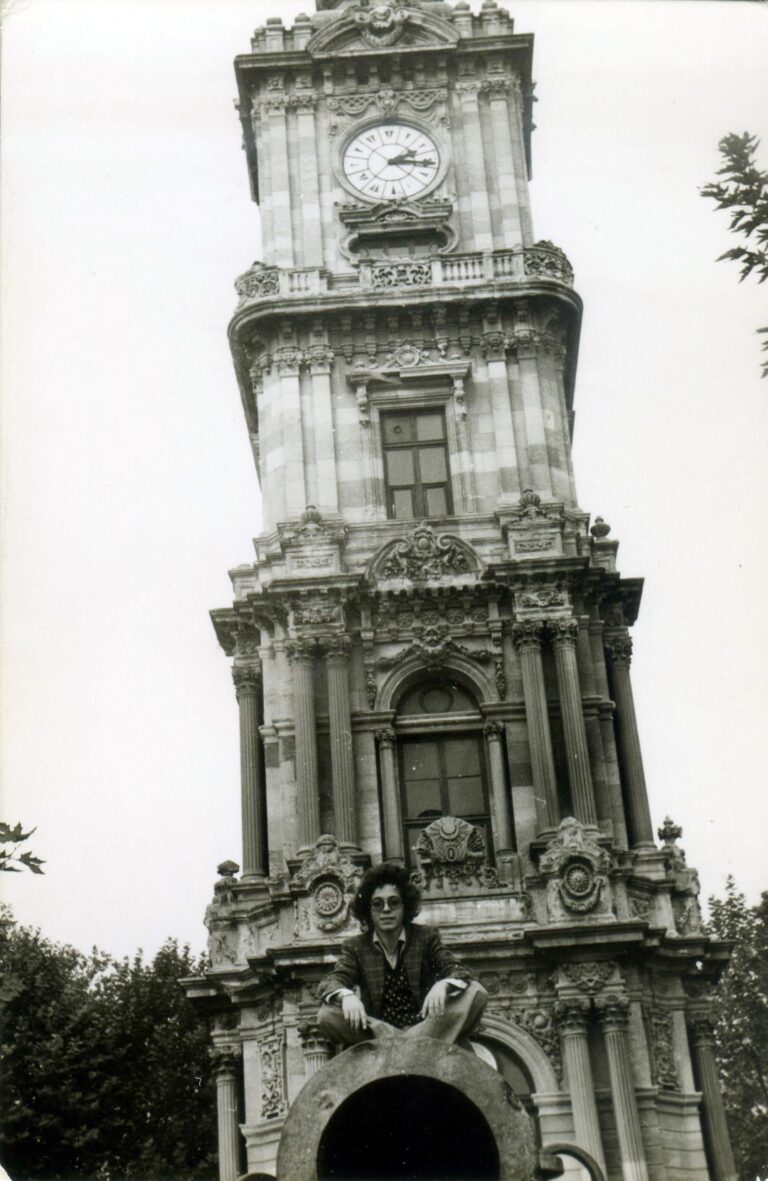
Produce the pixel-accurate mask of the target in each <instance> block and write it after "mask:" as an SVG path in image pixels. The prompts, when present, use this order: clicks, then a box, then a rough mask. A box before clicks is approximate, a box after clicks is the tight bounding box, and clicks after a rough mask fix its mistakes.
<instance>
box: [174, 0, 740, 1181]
mask: <svg viewBox="0 0 768 1181" xmlns="http://www.w3.org/2000/svg"><path fill="white" fill-rule="evenodd" d="M317 7H318V11H317V12H315V13H314V14H313V15H311V16H303V15H302V16H299V17H297V18H296V20H295V21H294V23H293V26H292V27H291V28H287V27H285V26H284V25H283V22H282V20H281V19H280V17H274V18H271V19H268V20H267V22H266V24H265V26H264V27H263V28H260V29H258V30H257V31H256V32H255V34H254V37H253V39H252V42H251V51H250V53H247V54H244V55H243V56H241V57H238V58H237V60H236V62H235V70H236V75H237V82H238V90H239V99H238V111H239V115H240V120H241V124H242V129H243V136H244V145H245V153H246V159H247V165H248V173H249V177H250V184H251V191H252V195H253V198H254V200H255V201H257V202H258V204H259V209H260V213H261V226H262V250H261V258H260V260H259V261H258V262H256V263H254V264H253V265H252V266H251V267H250V269H249V270H248V271H246V272H245V274H243V275H242V276H241V277H240V278H239V279H238V280H237V282H236V289H237V294H238V297H239V303H238V307H237V310H236V312H235V315H234V317H233V319H232V322H231V324H230V329H229V336H230V342H231V348H232V354H233V358H234V364H235V370H236V373H237V379H238V382H239V386H240V391H241V396H242V402H243V408H244V413H245V420H246V424H247V428H248V432H249V435H250V441H251V445H252V448H253V453H254V457H255V462H256V467H257V472H258V478H259V483H260V486H261V490H262V495H263V502H264V525H263V532H262V533H261V535H260V536H259V537H257V538H256V540H255V543H254V544H255V556H254V557H253V559H252V560H250V561H248V562H247V563H246V564H244V565H241V566H238V567H236V568H235V569H234V570H233V571H231V578H232V583H233V588H234V601H233V603H232V605H231V606H229V607H227V608H224V609H221V610H217V611H214V612H213V622H214V626H215V628H216V633H217V635H218V638H219V641H220V643H221V646H222V647H223V649H224V651H225V652H226V654H227V655H228V656H229V657H230V658H231V659H232V665H233V677H234V684H235V692H236V697H237V702H238V708H239V715H240V742H241V771H242V775H241V786H240V790H241V799H242V856H241V864H239V865H238V864H236V863H235V862H231V861H228V862H224V863H222V865H221V866H220V867H219V879H218V881H217V882H216V886H215V890H214V899H213V902H212V904H211V906H210V907H209V908H208V912H207V914H206V923H207V926H208V929H209V933H210V955H211V968H210V970H209V971H208V972H207V974H206V975H205V977H202V978H200V979H198V980H194V981H188V982H187V988H188V992H189V994H190V995H191V996H192V997H194V998H196V999H197V1000H198V1001H199V1002H200V1003H201V1005H204V1006H206V1007H207V1009H208V1011H209V1012H210V1013H211V1015H212V1018H213V1027H214V1032H213V1042H214V1054H215V1056H216V1059H217V1063H218V1083H217V1085H218V1095H219V1143H220V1167H221V1181H235V1178H237V1177H238V1176H240V1175H242V1174H248V1173H250V1174H256V1173H259V1172H262V1173H263V1172H265V1171H266V1172H267V1173H270V1174H274V1172H275V1167H276V1165H275V1162H276V1156H277V1150H278V1145H279V1142H280V1137H281V1132H282V1128H283V1125H284V1123H285V1120H286V1116H287V1113H288V1111H289V1109H290V1107H291V1105H292V1103H293V1101H294V1099H295V1098H296V1097H297V1095H298V1093H299V1091H300V1090H301V1088H302V1086H303V1085H304V1084H305V1083H306V1082H307V1080H308V1079H309V1078H310V1077H311V1076H312V1075H314V1074H315V1073H316V1072H317V1071H319V1070H322V1069H323V1068H324V1066H325V1063H326V1062H327V1060H328V1058H329V1055H330V1053H331V1047H329V1046H328V1045H327V1044H326V1043H325V1042H324V1041H323V1040H322V1038H321V1037H320V1035H319V1033H318V1030H317V1028H316V1026H315V1024H314V1020H315V1014H316V1008H317V999H316V997H315V995H314V991H313V990H314V986H315V984H316V982H317V981H318V980H319V979H320V977H321V976H322V975H323V974H324V973H325V971H326V970H327V967H328V964H329V963H330V962H332V960H333V959H334V957H335V956H336V954H337V952H338V949H339V946H340V943H341V941H342V940H343V939H344V938H346V937H348V936H349V935H350V934H353V933H355V932H356V930H357V927H356V924H355V923H354V921H353V919H352V917H351V915H350V911H349V905H350V900H351V897H352V895H353V894H354V891H355V888H356V884H357V882H358V881H359V878H360V875H361V873H362V872H363V870H364V868H365V867H366V865H368V864H371V863H375V862H377V861H379V860H382V859H387V860H394V861H398V862H400V863H403V864H406V865H407V866H408V867H409V868H410V869H411V871H412V873H413V874H414V875H415V877H416V879H417V881H418V883H419V885H420V888H421V891H422V895H423V910H422V915H423V918H424V919H425V921H427V922H430V923H435V924H436V925H438V926H439V927H440V929H441V930H442V932H443V934H444V937H445V938H446V940H447V941H448V942H451V943H453V944H455V945H456V946H457V947H458V949H459V950H460V953H461V955H462V958H463V959H465V960H466V961H467V962H468V963H470V964H471V965H472V967H473V968H474V969H475V971H476V972H477V974H478V976H479V978H480V980H481V981H482V982H483V984H484V985H485V987H486V989H487V991H488V992H489V994H490V1002H489V1005H488V1009H487V1011H486V1015H485V1018H484V1023H483V1026H482V1028H481V1031H480V1033H479V1035H478V1041H479V1043H480V1044H481V1046H482V1049H483V1052H484V1053H485V1054H486V1055H487V1058H488V1059H489V1060H492V1061H493V1062H494V1065H495V1066H496V1068H497V1070H498V1071H499V1072H500V1074H501V1075H502V1076H503V1078H504V1079H506V1081H507V1082H508V1083H509V1084H510V1085H511V1087H512V1089H513V1090H514V1091H515V1092H516V1094H517V1095H518V1096H519V1097H520V1099H521V1101H522V1103H523V1105H524V1107H525V1109H526V1111H527V1112H528V1114H529V1116H530V1118H531V1120H532V1121H533V1122H534V1124H535V1127H536V1132H537V1135H538V1137H539V1142H540V1143H541V1144H543V1145H544V1146H547V1145H551V1144H555V1143H562V1142H564V1141H567V1142H570V1143H572V1144H574V1145H577V1146H578V1147H579V1149H580V1150H582V1151H583V1152H586V1153H588V1154H589V1157H591V1159H592V1160H593V1161H595V1162H596V1163H597V1165H598V1166H599V1168H600V1169H601V1170H602V1171H603V1172H604V1174H605V1176H606V1177H607V1178H608V1181H619V1179H622V1181H662V1179H665V1181H666V1179H668V1181H682V1179H683V1178H690V1179H691V1181H693V1179H694V1178H697V1179H698V1178H701V1177H704V1176H707V1177H712V1178H715V1179H716V1181H735V1172H734V1167H733V1161H732V1157H731V1153H730V1148H729V1145H728V1137H727V1131H726V1128H725V1122H724V1116H723V1108H722V1102H721V1098H720V1094H719V1091H718V1086H717V1079H716V1074H715V1072H714V1064H713V1058H712V1048H711V1042H710V1040H709V1037H708V1032H707V1029H708V1027H707V1020H708V1004H709V1001H708V998H709V995H710V993H711V989H712V988H713V986H714V984H715V983H716V980H717V976H718V974H719V972H720V970H721V969H722V966H723V964H724V963H725V961H726V958H727V953H726V949H725V948H723V947H722V946H719V945H717V944H714V943H713V942H712V941H711V940H710V939H709V937H708V936H707V935H706V934H705V932H704V929H703V926H702V922H701V914H700V910H699V904H698V897H697V896H698V891H699V885H698V878H697V875H696V871H695V870H694V869H692V868H690V867H688V866H687V865H686V861H685V855H684V853H683V851H682V850H681V849H680V848H679V847H678V845H677V840H678V838H679V836H680V835H681V830H680V829H679V828H678V827H677V826H676V825H674V824H673V823H672V822H671V821H669V820H666V821H665V822H664V824H663V825H662V827H661V828H660V829H659V830H658V836H659V839H660V840H661V842H662V844H661V847H659V846H658V845H657V843H656V839H655V832H654V826H653V824H652V821H651V812H650V808H649V799H648V792H647V788H646V782H645V776H644V771H643V762H642V756H641V751H640V744H639V738H638V725H637V720H636V716H635V709H634V703H633V698H632V687H631V679H630V661H631V653H632V640H631V638H630V628H631V627H632V625H633V624H634V623H635V620H636V618H637V614H638V610H639V604H640V596H641V590H642V584H641V581H640V580H638V579H625V578H622V577H621V576H620V575H619V573H618V572H617V568H616V553H617V548H618V543H617V542H616V541H614V540H613V539H612V538H611V536H610V529H609V526H608V525H607V524H605V522H604V521H603V520H602V519H601V518H600V517H597V518H596V519H595V520H594V522H591V521H590V517H589V516H588V514H587V513H586V512H585V511H584V510H583V509H582V508H581V507H580V505H579V503H578V499H577V494H576V487H575V483H574V475H573V468H572V462H571V428H572V420H573V411H572V405H573V386H574V378H575V368H576V355H577V349H578V339H579V325H580V316H581V301H580V299H579V296H578V295H577V294H576V292H575V290H574V285H573V271H572V269H571V266H570V264H569V262H568V259H567V257H566V255H565V254H564V253H563V251H562V250H561V249H559V248H558V247H557V246H555V245H553V244H552V243H551V242H548V241H537V240H536V239H535V237H534V233H533V228H532V219H531V211H530V202H529V191H528V178H529V171H530V161H531V129H532V124H531V104H532V89H533V87H532V82H531V59H532V50H533V38H532V36H531V35H530V34H525V33H522V34H521V33H518V32H516V31H515V28H514V26H513V22H512V19H511V18H510V16H509V14H508V13H507V12H506V11H505V10H504V9H502V8H500V7H498V5H497V3H496V0H483V3H482V7H481V8H480V11H479V13H475V12H473V11H472V10H471V9H470V6H469V5H468V4H467V3H466V2H465V0H458V3H456V4H454V5H449V4H446V3H442V2H440V0H408V3H406V4H403V5H400V6H395V5H390V4H381V5H378V6H373V5H370V4H368V3H366V2H365V0H360V2H355V0H352V2H350V3H347V2H345V0H318V5H317ZM564 1159H565V1158H564ZM567 1167H569V1168H570V1169H571V1173H570V1174H569V1175H571V1176H572V1177H574V1178H577V1177H578V1176H579V1175H580V1166H579V1165H578V1164H576V1161H575V1159H571V1160H570V1162H569V1163H568V1166H567ZM281 1181H291V1178H288V1177H285V1178H281Z"/></svg>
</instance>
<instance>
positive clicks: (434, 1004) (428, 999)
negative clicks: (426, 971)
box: [419, 980, 450, 1017]
mask: <svg viewBox="0 0 768 1181" xmlns="http://www.w3.org/2000/svg"><path fill="white" fill-rule="evenodd" d="M449 987H450V986H449V984H448V981H447V980H438V981H437V983H436V984H433V985H432V987H431V988H430V990H429V992H428V993H427V995H426V996H425V998H424V1004H423V1005H422V1006H421V1013H420V1014H419V1015H420V1016H421V1017H442V1015H443V1013H444V1012H445V998H446V997H447V995H448V989H449Z"/></svg>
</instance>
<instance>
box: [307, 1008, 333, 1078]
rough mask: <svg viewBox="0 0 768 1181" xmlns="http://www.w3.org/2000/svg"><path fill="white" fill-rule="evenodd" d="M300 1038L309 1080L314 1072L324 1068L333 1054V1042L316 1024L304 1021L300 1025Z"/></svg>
mask: <svg viewBox="0 0 768 1181" xmlns="http://www.w3.org/2000/svg"><path fill="white" fill-rule="evenodd" d="M299 1039H300V1041H301V1048H302V1050H303V1051H304V1078H305V1080H306V1081H307V1082H308V1081H309V1079H311V1078H312V1075H313V1074H317V1072H318V1070H322V1069H323V1067H324V1066H325V1064H326V1062H327V1061H328V1059H329V1058H330V1056H331V1043H330V1042H329V1041H327V1039H326V1038H324V1037H323V1035H322V1034H321V1033H320V1030H319V1029H318V1028H317V1026H316V1025H313V1024H312V1023H311V1022H309V1021H304V1022H303V1023H302V1024H301V1025H300V1026H299Z"/></svg>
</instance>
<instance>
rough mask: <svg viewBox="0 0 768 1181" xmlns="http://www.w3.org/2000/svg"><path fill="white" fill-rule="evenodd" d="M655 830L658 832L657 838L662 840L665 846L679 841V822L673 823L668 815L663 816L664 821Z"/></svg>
mask: <svg viewBox="0 0 768 1181" xmlns="http://www.w3.org/2000/svg"><path fill="white" fill-rule="evenodd" d="M657 832H658V834H659V840H660V841H663V842H664V844H665V845H667V846H670V845H674V843H675V841H679V840H680V837H681V836H682V835H683V830H682V827H681V826H680V825H679V824H675V823H674V822H673V820H672V819H671V817H669V816H665V817H664V823H663V824H662V826H661V828H659V829H657Z"/></svg>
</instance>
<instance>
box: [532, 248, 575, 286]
mask: <svg viewBox="0 0 768 1181" xmlns="http://www.w3.org/2000/svg"><path fill="white" fill-rule="evenodd" d="M525 273H526V275H537V276H540V277H541V278H545V279H559V280H560V281H561V282H563V283H568V284H571V283H572V282H573V267H572V266H571V264H570V262H569V261H568V259H567V257H566V255H565V253H564V252H563V251H562V250H561V249H560V247H559V246H555V244H554V243H553V242H547V241H546V240H544V239H542V241H541V242H537V243H536V244H535V245H534V246H531V247H529V248H528V249H527V250H526V251H525Z"/></svg>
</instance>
